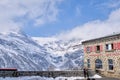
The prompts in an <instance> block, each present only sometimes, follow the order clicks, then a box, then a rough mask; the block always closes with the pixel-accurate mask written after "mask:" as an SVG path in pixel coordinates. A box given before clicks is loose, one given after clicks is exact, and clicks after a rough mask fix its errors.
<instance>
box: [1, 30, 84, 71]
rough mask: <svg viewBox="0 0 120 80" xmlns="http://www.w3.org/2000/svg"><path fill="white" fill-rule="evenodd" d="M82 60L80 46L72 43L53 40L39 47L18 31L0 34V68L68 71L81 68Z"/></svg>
mask: <svg viewBox="0 0 120 80" xmlns="http://www.w3.org/2000/svg"><path fill="white" fill-rule="evenodd" d="M70 44H71V45H70ZM54 45H56V47H55V46H54ZM68 45H69V46H68ZM76 46H77V47H76ZM78 47H79V49H78V50H77V48H78ZM74 48H75V49H74ZM70 49H71V51H70ZM72 49H74V50H72ZM60 52H61V53H60ZM57 53H58V54H59V55H57ZM61 54H62V55H61ZM82 60H83V53H82V50H81V47H80V44H77V45H72V41H70V42H67V43H63V42H62V41H56V40H54V41H50V42H49V43H46V42H45V43H44V44H42V45H41V44H38V43H36V41H35V40H33V39H32V38H31V37H29V36H27V35H26V34H24V33H23V32H20V31H19V32H12V31H11V32H7V33H4V34H2V33H1V34H0V64H1V65H0V68H17V69H18V70H48V69H53V68H54V69H69V68H75V67H81V65H82V64H83V63H82Z"/></svg>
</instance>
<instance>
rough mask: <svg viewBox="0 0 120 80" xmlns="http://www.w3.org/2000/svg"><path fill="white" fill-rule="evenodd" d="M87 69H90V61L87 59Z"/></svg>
mask: <svg viewBox="0 0 120 80" xmlns="http://www.w3.org/2000/svg"><path fill="white" fill-rule="evenodd" d="M87 67H88V68H90V59H87Z"/></svg>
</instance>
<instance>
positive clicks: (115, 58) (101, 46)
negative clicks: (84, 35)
mask: <svg viewBox="0 0 120 80" xmlns="http://www.w3.org/2000/svg"><path fill="white" fill-rule="evenodd" d="M82 44H83V46H84V66H85V67H87V68H89V69H92V70H94V71H98V72H99V73H101V74H102V75H104V76H107V77H117V78H120V34H113V35H109V36H105V37H100V38H96V39H91V40H87V41H83V42H82Z"/></svg>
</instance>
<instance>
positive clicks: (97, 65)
mask: <svg viewBox="0 0 120 80" xmlns="http://www.w3.org/2000/svg"><path fill="white" fill-rule="evenodd" d="M95 68H96V69H102V61H101V60H100V59H96V61H95Z"/></svg>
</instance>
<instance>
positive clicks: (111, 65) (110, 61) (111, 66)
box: [108, 59, 113, 70]
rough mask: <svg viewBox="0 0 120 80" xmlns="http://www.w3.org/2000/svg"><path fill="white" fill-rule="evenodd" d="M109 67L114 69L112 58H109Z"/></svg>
mask: <svg viewBox="0 0 120 80" xmlns="http://www.w3.org/2000/svg"><path fill="white" fill-rule="evenodd" d="M108 68H109V70H113V60H112V59H108Z"/></svg>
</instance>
